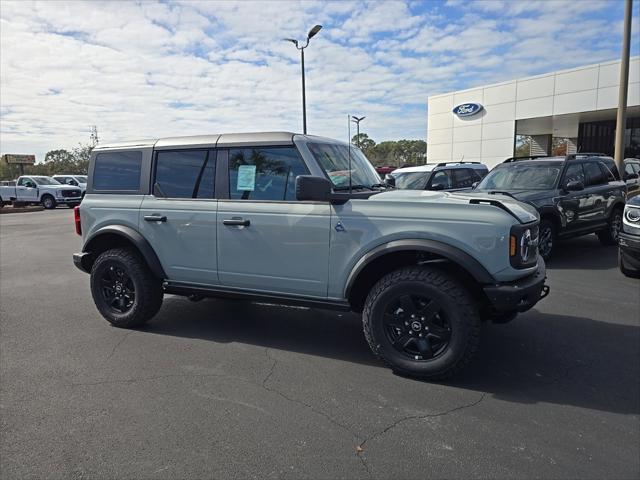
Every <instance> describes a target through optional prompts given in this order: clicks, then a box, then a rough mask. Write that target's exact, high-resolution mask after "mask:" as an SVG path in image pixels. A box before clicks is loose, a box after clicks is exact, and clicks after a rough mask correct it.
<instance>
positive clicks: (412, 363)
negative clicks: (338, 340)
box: [362, 266, 480, 380]
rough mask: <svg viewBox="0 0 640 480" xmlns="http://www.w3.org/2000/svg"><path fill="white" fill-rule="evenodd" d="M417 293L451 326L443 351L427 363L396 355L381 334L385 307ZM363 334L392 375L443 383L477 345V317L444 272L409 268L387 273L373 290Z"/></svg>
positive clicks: (470, 302)
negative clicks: (429, 300) (443, 313)
mask: <svg viewBox="0 0 640 480" xmlns="http://www.w3.org/2000/svg"><path fill="white" fill-rule="evenodd" d="M406 291H419V292H422V293H424V295H426V296H429V297H430V298H433V299H434V300H437V301H438V303H440V304H441V305H442V306H443V308H444V309H445V310H446V314H447V316H448V319H449V321H450V323H451V339H450V341H449V344H448V346H447V347H446V350H444V352H443V353H442V354H441V355H440V356H438V357H435V358H432V359H429V360H412V359H409V358H407V357H406V356H405V355H403V354H402V353H400V352H398V351H397V350H396V349H395V348H394V347H393V345H392V344H391V341H390V340H389V339H388V338H387V336H386V335H385V334H384V328H383V320H382V319H383V315H384V311H385V308H386V305H387V304H388V303H389V302H391V301H392V299H393V298H395V297H396V296H398V295H402V292H406ZM362 323H363V329H364V335H365V338H366V339H367V342H368V343H369V347H370V348H371V350H372V351H373V353H374V354H375V355H376V356H377V357H378V358H380V359H381V360H382V361H383V362H385V363H386V364H387V365H389V366H390V367H391V368H392V369H393V370H394V371H395V372H396V373H398V374H401V375H407V376H411V377H418V378H423V379H429V380H444V379H446V378H449V377H452V376H454V375H456V374H457V373H458V372H460V371H461V370H462V369H463V368H464V367H465V366H466V365H467V364H468V363H469V362H470V361H471V359H472V358H473V356H474V355H475V353H476V351H477V350H478V346H479V343H480V316H479V314H478V308H477V306H476V305H475V302H474V300H473V297H472V296H471V294H470V293H469V292H468V291H467V290H466V289H465V288H464V287H462V286H461V285H460V284H459V283H458V281H456V280H455V279H453V278H452V277H451V276H450V275H448V274H447V273H446V272H444V271H442V270H439V269H437V268H434V267H425V266H413V267H407V268H403V269H400V270H396V271H394V272H391V273H389V274H387V275H385V276H384V277H382V279H380V280H379V281H378V282H377V283H376V284H375V285H374V287H373V289H372V290H371V292H370V293H369V295H368V296H367V299H366V301H365V305H364V311H363V313H362Z"/></svg>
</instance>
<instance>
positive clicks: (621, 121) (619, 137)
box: [613, 0, 633, 180]
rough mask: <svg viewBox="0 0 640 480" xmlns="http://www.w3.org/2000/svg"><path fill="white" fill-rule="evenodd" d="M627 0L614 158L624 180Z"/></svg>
mask: <svg viewBox="0 0 640 480" xmlns="http://www.w3.org/2000/svg"><path fill="white" fill-rule="evenodd" d="M632 3H633V0H626V2H625V7H624V31H623V34H622V59H621V62H620V87H619V89H618V115H617V118H616V146H615V150H614V154H613V155H614V158H615V162H616V166H617V167H618V172H620V178H622V179H623V180H624V131H625V129H626V119H627V91H628V89H629V50H630V44H631V6H632Z"/></svg>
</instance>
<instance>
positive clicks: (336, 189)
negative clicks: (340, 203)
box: [333, 183, 374, 192]
mask: <svg viewBox="0 0 640 480" xmlns="http://www.w3.org/2000/svg"><path fill="white" fill-rule="evenodd" d="M363 188H366V189H367V190H374V189H373V188H371V187H367V186H366V185H361V184H359V183H356V184H353V185H351V186H349V185H340V186H339V187H333V190H334V191H336V192H341V191H344V190H349V189H352V190H357V189H363Z"/></svg>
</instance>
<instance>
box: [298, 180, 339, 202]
mask: <svg viewBox="0 0 640 480" xmlns="http://www.w3.org/2000/svg"><path fill="white" fill-rule="evenodd" d="M332 187H333V184H332V183H331V182H330V181H329V180H327V179H326V178H322V177H314V176H313V175H298V176H297V177H296V199H297V200H300V201H304V200H308V201H316V202H326V201H328V200H329V197H330V196H331V189H332Z"/></svg>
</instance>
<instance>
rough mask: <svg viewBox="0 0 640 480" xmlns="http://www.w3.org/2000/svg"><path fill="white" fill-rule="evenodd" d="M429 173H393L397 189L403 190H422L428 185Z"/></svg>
mask: <svg viewBox="0 0 640 480" xmlns="http://www.w3.org/2000/svg"><path fill="white" fill-rule="evenodd" d="M427 175H428V173H427V172H404V173H393V174H391V176H392V177H393V178H395V180H396V183H395V186H396V188H399V189H401V190H422V189H423V188H424V187H425V184H426V183H427Z"/></svg>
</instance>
